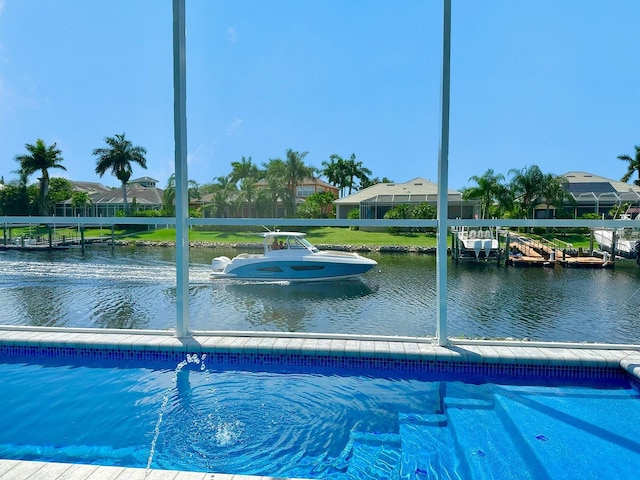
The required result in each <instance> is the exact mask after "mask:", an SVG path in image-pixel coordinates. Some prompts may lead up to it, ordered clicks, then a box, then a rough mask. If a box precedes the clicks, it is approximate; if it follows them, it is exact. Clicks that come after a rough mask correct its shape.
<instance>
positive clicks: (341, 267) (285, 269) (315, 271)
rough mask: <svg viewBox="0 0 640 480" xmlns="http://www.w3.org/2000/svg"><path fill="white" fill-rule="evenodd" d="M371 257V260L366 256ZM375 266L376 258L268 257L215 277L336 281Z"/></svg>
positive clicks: (233, 268)
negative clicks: (277, 259)
mask: <svg viewBox="0 0 640 480" xmlns="http://www.w3.org/2000/svg"><path fill="white" fill-rule="evenodd" d="M365 260H368V259H365ZM375 265H376V262H374V261H373V260H368V261H366V262H357V263H355V262H354V263H338V262H327V261H317V260H313V261H312V260H306V261H305V260H284V261H283V260H279V261H273V260H267V261H261V262H250V263H247V264H245V265H238V266H233V267H231V268H226V269H225V270H224V271H222V272H213V273H212V274H211V276H212V278H227V279H240V280H258V281H289V282H301V281H303V282H310V281H320V280H335V279H339V278H349V277H355V276H358V275H362V274H364V273H366V272H368V271H369V270H371V269H372V268H373V267H374V266H375Z"/></svg>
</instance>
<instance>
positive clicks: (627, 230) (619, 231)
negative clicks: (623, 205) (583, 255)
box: [592, 213, 640, 258]
mask: <svg viewBox="0 0 640 480" xmlns="http://www.w3.org/2000/svg"><path fill="white" fill-rule="evenodd" d="M620 220H632V216H631V214H629V213H624V214H622V215H620ZM635 220H638V221H640V213H639V214H637V215H636V217H635ZM592 231H593V239H594V240H595V241H596V243H597V244H598V245H599V246H600V249H601V250H604V251H605V252H609V253H611V254H614V255H619V256H621V257H626V258H639V257H640V226H639V228H631V227H624V228H595V229H593V230H592ZM614 244H615V248H614Z"/></svg>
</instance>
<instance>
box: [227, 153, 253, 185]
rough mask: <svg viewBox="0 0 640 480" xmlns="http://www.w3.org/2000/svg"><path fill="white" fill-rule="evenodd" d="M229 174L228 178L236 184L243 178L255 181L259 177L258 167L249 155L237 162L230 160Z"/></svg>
mask: <svg viewBox="0 0 640 480" xmlns="http://www.w3.org/2000/svg"><path fill="white" fill-rule="evenodd" d="M231 168H232V169H233V170H232V171H231V174H230V176H229V180H231V181H232V182H233V183H235V184H236V186H237V185H238V183H242V182H243V181H244V180H249V179H251V180H253V182H254V183H255V182H256V181H257V180H258V179H259V178H260V169H259V168H258V166H257V165H256V164H254V163H253V161H252V160H251V157H249V158H245V157H242V159H241V160H240V161H239V162H231Z"/></svg>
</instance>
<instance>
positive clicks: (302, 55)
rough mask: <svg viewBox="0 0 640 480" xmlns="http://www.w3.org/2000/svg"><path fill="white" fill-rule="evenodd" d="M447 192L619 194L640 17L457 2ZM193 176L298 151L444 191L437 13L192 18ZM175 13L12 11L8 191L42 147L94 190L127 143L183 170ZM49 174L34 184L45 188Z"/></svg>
mask: <svg viewBox="0 0 640 480" xmlns="http://www.w3.org/2000/svg"><path fill="white" fill-rule="evenodd" d="M452 3H453V18H452V54H451V74H452V79H451V137H450V157H449V160H450V173H449V187H450V188H462V187H464V186H467V185H469V184H470V183H469V181H468V180H469V177H470V176H472V175H482V174H483V173H484V172H485V170H487V169H488V168H493V169H494V170H495V171H496V172H498V173H502V174H504V175H505V176H507V177H508V175H507V174H508V171H509V169H511V168H518V169H520V168H523V167H525V166H530V165H533V164H537V165H538V166H540V168H541V169H542V170H543V171H544V172H545V173H555V174H563V173H565V172H567V171H571V170H584V171H588V172H591V173H595V174H598V175H602V176H605V177H609V178H614V179H619V178H620V177H621V176H622V175H623V174H624V172H625V171H626V167H625V164H624V163H623V162H622V161H620V160H618V159H617V156H618V155H620V154H627V155H633V154H634V148H633V147H634V145H637V144H640V41H639V40H638V31H639V30H638V19H640V1H638V0H616V1H614V2H608V1H605V0H599V1H596V0H581V1H579V2H577V1H575V0H535V1H533V0H531V1H525V0H522V1H512V0H482V1H480V0H453V2H452ZM186 4H187V103H188V105H187V115H188V120H187V128H188V133H187V136H188V161H189V167H188V168H189V177H190V178H191V179H193V180H196V181H197V182H199V183H208V182H212V181H213V180H214V178H215V177H218V176H220V175H226V174H227V173H229V172H230V171H231V166H230V164H231V162H233V161H237V160H240V159H241V157H242V156H245V157H251V158H252V160H253V161H254V162H255V163H257V164H259V165H260V164H262V163H263V162H267V161H268V160H269V159H272V158H283V157H284V156H285V152H286V150H287V149H293V150H296V151H300V152H304V151H306V152H309V153H308V155H307V157H306V161H307V163H308V164H310V165H312V166H315V167H321V164H322V162H323V161H327V160H328V159H329V156H330V155H331V154H333V153H336V154H338V155H340V156H342V157H344V158H348V157H350V156H351V154H352V153H355V155H356V159H357V160H359V161H362V162H363V164H364V165H365V166H366V167H368V168H369V169H371V170H372V172H373V175H374V176H377V177H385V176H386V177H388V178H391V179H393V180H394V181H396V182H404V181H408V180H410V179H412V178H415V177H418V176H420V177H425V178H428V179H431V180H433V181H437V159H438V147H439V135H440V78H441V61H442V60H441V58H442V2H441V1H440V0H385V1H382V0H349V1H345V0H273V1H272V0H233V1H219V0H187V1H186ZM171 10H172V6H171V0H90V1H89V0H58V1H53V0H0V175H2V176H3V177H4V179H5V181H6V182H8V181H10V180H12V179H15V178H17V175H16V174H15V173H13V172H14V171H15V170H16V169H17V166H18V164H17V163H16V162H15V161H14V157H15V156H16V155H18V154H22V153H25V149H24V145H25V143H34V142H35V141H36V139H38V138H42V139H43V140H44V141H45V142H47V144H51V143H53V142H56V143H57V145H58V147H59V148H60V149H61V150H62V155H63V157H64V162H63V164H64V165H65V166H66V167H67V172H64V171H62V170H52V171H51V172H50V173H51V175H52V176H64V177H67V178H70V179H72V180H85V181H99V182H102V183H104V184H106V185H109V186H118V181H117V180H116V179H115V177H113V176H111V175H109V174H106V175H105V176H104V177H103V178H102V179H100V178H99V177H98V176H97V175H96V174H95V158H94V157H93V156H92V155H91V152H92V150H93V149H94V148H97V147H102V146H104V141H103V139H104V137H106V136H113V135H115V134H117V133H122V132H126V135H127V137H128V138H129V139H130V140H131V141H132V142H133V143H134V144H135V145H141V146H143V147H145V148H146V149H147V152H148V153H147V162H148V167H149V168H148V170H146V171H145V170H142V169H140V168H136V169H135V170H134V177H139V176H144V175H147V176H150V177H153V178H155V179H157V180H158V181H159V186H160V187H164V186H165V185H166V182H167V179H168V177H169V175H171V173H172V172H173V170H174V166H173V165H174V146H173V85H172V81H173V79H172V18H171ZM36 177H37V175H34V176H33V177H32V178H31V181H36Z"/></svg>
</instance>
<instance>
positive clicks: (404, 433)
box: [399, 412, 465, 480]
mask: <svg viewBox="0 0 640 480" xmlns="http://www.w3.org/2000/svg"><path fill="white" fill-rule="evenodd" d="M399 427H400V428H399V430H400V439H401V448H402V462H401V465H400V478H401V479H403V480H405V479H406V480H426V479H443V480H462V479H463V478H465V477H464V476H461V475H460V472H461V470H462V466H461V464H460V460H459V457H458V455H457V453H456V450H455V448H453V445H454V439H453V437H452V433H451V431H450V430H449V428H448V422H447V416H446V415H445V414H444V413H442V412H433V413H419V414H417V413H409V414H400V416H399Z"/></svg>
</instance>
